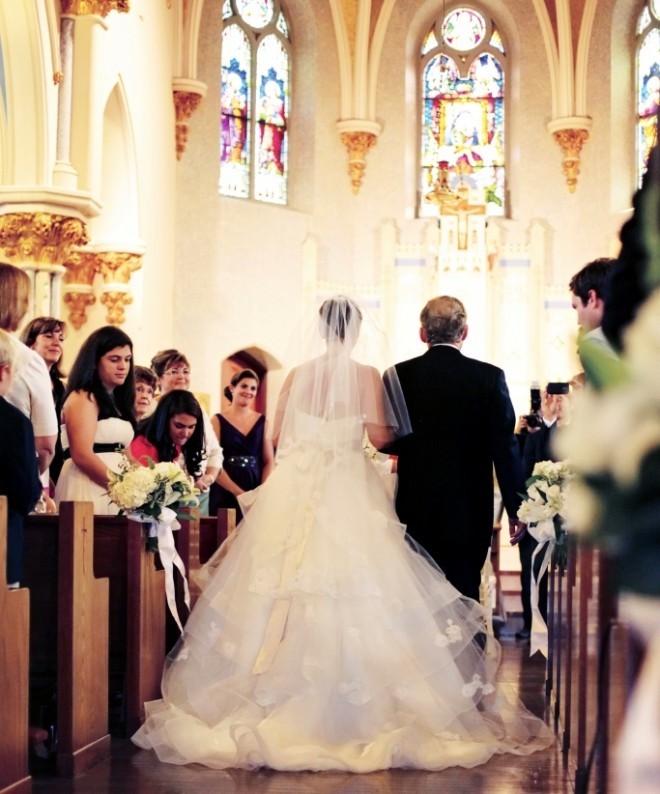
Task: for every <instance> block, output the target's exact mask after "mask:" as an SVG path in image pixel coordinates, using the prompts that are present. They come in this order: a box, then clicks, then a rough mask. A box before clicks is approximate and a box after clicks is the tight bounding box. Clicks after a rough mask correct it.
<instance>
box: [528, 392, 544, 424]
mask: <svg viewBox="0 0 660 794" xmlns="http://www.w3.org/2000/svg"><path fill="white" fill-rule="evenodd" d="M524 419H525V422H526V423H527V427H528V428H532V429H535V428H537V427H541V424H542V423H543V419H542V417H541V389H539V388H538V386H532V388H531V389H530V390H529V413H528V414H527V415H526V416H525V417H524Z"/></svg>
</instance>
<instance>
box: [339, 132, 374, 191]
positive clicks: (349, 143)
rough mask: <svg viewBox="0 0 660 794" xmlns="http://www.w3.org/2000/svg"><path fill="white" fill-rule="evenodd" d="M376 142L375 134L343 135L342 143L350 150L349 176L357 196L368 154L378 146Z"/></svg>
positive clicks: (346, 133)
mask: <svg viewBox="0 0 660 794" xmlns="http://www.w3.org/2000/svg"><path fill="white" fill-rule="evenodd" d="M376 140H377V137H376V135H375V134H374V133H373V132H361V131H355V132H342V133H341V142H342V143H343V144H344V146H345V147H346V148H347V149H348V174H349V176H350V178H351V185H352V190H353V193H355V194H357V193H359V192H360V188H361V187H362V179H363V177H364V172H365V169H366V167H367V164H366V155H367V152H368V151H369V149H372V148H373V147H374V146H375V145H376Z"/></svg>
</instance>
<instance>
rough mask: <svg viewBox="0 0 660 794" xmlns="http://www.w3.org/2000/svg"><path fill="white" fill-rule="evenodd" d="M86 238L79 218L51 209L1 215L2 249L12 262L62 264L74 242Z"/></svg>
mask: <svg viewBox="0 0 660 794" xmlns="http://www.w3.org/2000/svg"><path fill="white" fill-rule="evenodd" d="M87 241H88V237H87V229H86V227H85V224H84V223H83V222H82V221H81V220H80V219H79V218H72V217H69V216H66V215H53V214H52V213H50V212H10V213H7V214H6V215H0V249H2V253H3V256H4V258H5V259H6V260H7V261H8V262H10V263H11V264H17V265H26V264H33V265H48V266H54V265H61V264H62V263H63V262H64V260H65V259H67V258H68V256H69V254H70V252H71V249H72V248H73V247H74V246H77V245H85V243H87Z"/></svg>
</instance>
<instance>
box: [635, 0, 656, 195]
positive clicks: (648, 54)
mask: <svg viewBox="0 0 660 794" xmlns="http://www.w3.org/2000/svg"><path fill="white" fill-rule="evenodd" d="M636 73H637V135H636V139H637V180H638V184H640V185H641V183H642V177H643V176H644V173H645V172H646V164H647V163H648V159H649V154H650V152H651V149H652V148H653V146H654V145H655V144H656V143H657V142H658V109H659V108H660V0H650V1H649V2H647V3H646V4H645V6H644V8H643V10H642V13H641V14H640V17H639V21H638V23H637V64H636Z"/></svg>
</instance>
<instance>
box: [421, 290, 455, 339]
mask: <svg viewBox="0 0 660 794" xmlns="http://www.w3.org/2000/svg"><path fill="white" fill-rule="evenodd" d="M419 319H420V322H421V325H422V328H423V329H424V333H425V334H426V341H427V342H428V344H431V345H437V344H441V343H443V342H444V343H453V342H460V341H461V339H462V338H463V333H464V331H465V326H466V325H467V314H466V312H465V306H463V304H462V303H461V301H459V300H458V298H452V297H451V296H450V295H441V296H440V297H439V298H431V300H430V301H429V302H428V303H427V304H426V306H425V307H424V308H423V309H422V313H421V314H420V317H419Z"/></svg>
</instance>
